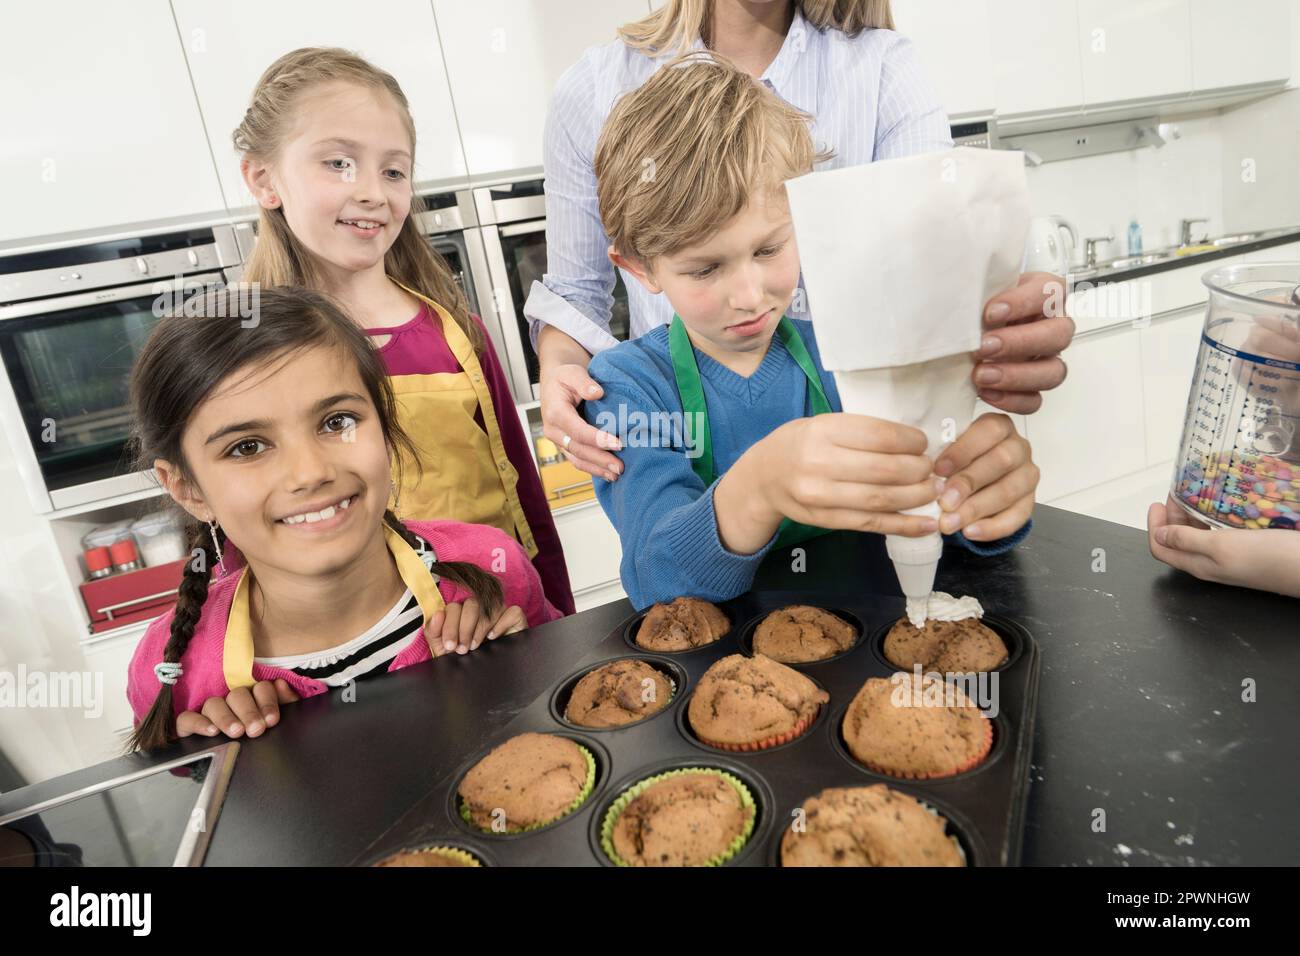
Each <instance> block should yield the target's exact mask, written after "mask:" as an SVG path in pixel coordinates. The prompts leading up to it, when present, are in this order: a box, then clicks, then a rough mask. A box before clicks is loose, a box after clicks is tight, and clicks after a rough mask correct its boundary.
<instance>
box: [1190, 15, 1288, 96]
mask: <svg viewBox="0 0 1300 956" xmlns="http://www.w3.org/2000/svg"><path fill="white" fill-rule="evenodd" d="M1191 4H1192V83H1193V88H1194V89H1197V90H1211V89H1215V88H1218V87H1226V86H1243V85H1245V84H1248V83H1266V82H1269V81H1270V80H1274V81H1275V80H1285V79H1286V78H1287V77H1288V76H1290V75H1291V57H1292V55H1293V54H1292V52H1291V17H1292V16H1293V15H1294V14H1293V12H1292V10H1291V7H1292V6H1293V3H1292V2H1291V0H1237V2H1236V3H1224V2H1223V0H1191Z"/></svg>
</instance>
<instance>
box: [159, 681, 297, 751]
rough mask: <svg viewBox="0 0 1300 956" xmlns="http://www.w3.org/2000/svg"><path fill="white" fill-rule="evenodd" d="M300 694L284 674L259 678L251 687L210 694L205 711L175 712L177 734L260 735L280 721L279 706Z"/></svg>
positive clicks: (292, 700) (291, 700)
mask: <svg viewBox="0 0 1300 956" xmlns="http://www.w3.org/2000/svg"><path fill="white" fill-rule="evenodd" d="M296 700H298V695H297V694H296V693H295V692H294V690H293V688H292V687H290V686H289V682H288V681H286V680H285V679H284V678H283V677H277V678H276V679H275V680H274V681H269V680H262V681H258V682H257V683H256V684H254V685H253V686H252V687H236V688H235V689H234V690H232V691H231V692H230V693H229V694H227V695H226V696H225V697H209V698H208V699H207V700H206V701H204V703H203V709H202V711H193V710H186V711H182V712H181V713H179V714H177V715H176V735H177V736H178V737H189V736H191V735H192V734H202V735H203V736H204V737H215V736H216V735H217V734H219V733H224V734H225V735H226V736H227V737H242V736H243V735H244V734H245V733H247V734H248V736H250V737H258V736H261V734H262V733H263V731H265V730H266V729H267V728H268V727H274V726H275V725H276V724H278V723H279V722H280V705H281V704H292V703H293V702H294V701H296Z"/></svg>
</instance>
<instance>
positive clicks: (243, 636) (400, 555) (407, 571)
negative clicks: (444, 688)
mask: <svg viewBox="0 0 1300 956" xmlns="http://www.w3.org/2000/svg"><path fill="white" fill-rule="evenodd" d="M384 543H385V544H387V545H388V550H389V551H390V552H392V555H393V559H394V560H395V561H396V562H397V573H398V574H399V575H400V576H401V578H402V581H403V582H404V583H405V584H406V586H407V587H408V588H410V589H411V593H412V594H413V595H415V600H416V603H418V604H419V605H420V613H421V614H422V615H423V616H424V626H425V628H426V629H427V628H428V626H429V621H431V620H432V619H433V616H434V615H435V614H437V613H438V612H439V611H441V610H442V609H443V608H445V607H446V606H447V605H446V604H445V603H444V602H443V600H442V592H441V591H439V590H438V584H437V582H436V581H434V579H433V575H432V574H431V573H430V572H429V569H428V568H427V567H425V565H424V562H423V561H422V560H421V559H420V556H419V555H418V554H417V553H416V551H415V549H414V548H412V547H411V546H410V545H409V544H407V543H406V541H405V540H403V538H402V536H401V535H400V534H398V533H397V532H396V531H394V530H393V529H392V528H390V527H388V525H384ZM249 622H250V618H249V614H248V565H244V567H243V568H241V569H240V571H239V583H238V584H236V585H235V594H234V596H233V597H232V598H231V599H230V617H228V618H227V619H226V640H225V644H224V645H223V650H222V656H221V667H222V670H223V671H225V674H226V686H227V687H229V688H230V689H231V690H234V689H235V688H236V687H252V686H253V684H254V683H256V681H254V680H253V629H252V626H251V624H250V623H249ZM426 637H427V634H426ZM429 650H430V652H431V653H432V654H433V656H434V657H437V656H438V654H439V653H440V652H441V650H442V648H441V647H434V646H433V644H432V643H430V644H429Z"/></svg>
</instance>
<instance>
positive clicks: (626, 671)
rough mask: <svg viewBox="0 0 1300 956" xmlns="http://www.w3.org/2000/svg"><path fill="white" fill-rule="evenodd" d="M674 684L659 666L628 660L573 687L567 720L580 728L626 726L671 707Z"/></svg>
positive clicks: (599, 669) (589, 675) (590, 673)
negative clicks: (670, 701) (669, 702)
mask: <svg viewBox="0 0 1300 956" xmlns="http://www.w3.org/2000/svg"><path fill="white" fill-rule="evenodd" d="M672 696H673V685H672V682H671V681H670V680H669V679H668V676H667V675H666V674H665V673H664V672H663V671H661V670H659V669H658V668H656V667H653V666H652V665H650V664H647V663H646V662H645V661H639V660H636V659H635V658H628V659H627V660H622V661H611V662H610V663H608V664H602V665H601V666H600V667H597V668H596V669H595V670H592V671H588V672H587V673H586V674H584V675H583V676H582V679H581V680H580V681H578V683H577V684H576V685H575V686H574V688H573V692H572V693H571V694H570V695H569V702H568V704H567V705H565V708H564V719H565V720H567V721H569V722H570V723H573V724H577V725H578V726H580V727H599V728H606V727H623V726H626V725H627V724H632V723H635V722H636V721H638V720H644V719H645V718H647V717H649V716H650V715H651V714H655V713H658V712H659V711H661V710H663V709H664V708H665V707H667V706H668V701H669V700H671V699H672Z"/></svg>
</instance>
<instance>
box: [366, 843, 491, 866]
mask: <svg viewBox="0 0 1300 956" xmlns="http://www.w3.org/2000/svg"><path fill="white" fill-rule="evenodd" d="M482 865H483V864H482V863H480V862H479V861H478V860H477V859H475V857H474V855H473V854H471V853H467V852H465V851H464V850H458V849H457V848H455V847H451V846H426V847H420V848H419V849H415V850H402V851H401V852H399V853H394V854H393V855H392V856H386V857H384V858H383V859H382V860H380V861H379V862H378V863H376V864H375V866H482Z"/></svg>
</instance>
